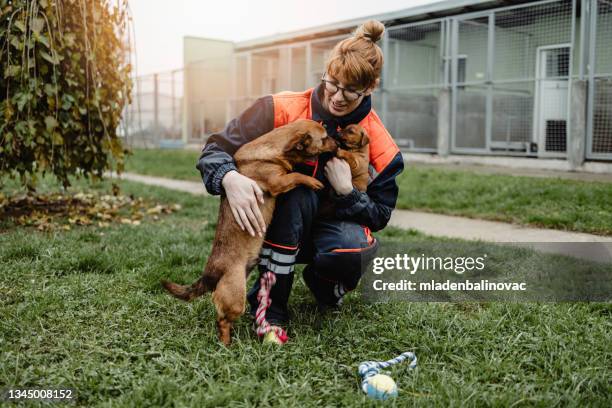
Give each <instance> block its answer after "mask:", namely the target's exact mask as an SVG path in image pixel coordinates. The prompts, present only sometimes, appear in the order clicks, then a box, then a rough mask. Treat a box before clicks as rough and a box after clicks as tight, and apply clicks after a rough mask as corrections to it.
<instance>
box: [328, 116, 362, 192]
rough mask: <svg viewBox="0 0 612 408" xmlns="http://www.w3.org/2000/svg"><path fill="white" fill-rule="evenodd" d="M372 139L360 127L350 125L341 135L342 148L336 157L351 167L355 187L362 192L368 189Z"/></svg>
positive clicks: (340, 143)
mask: <svg viewBox="0 0 612 408" xmlns="http://www.w3.org/2000/svg"><path fill="white" fill-rule="evenodd" d="M369 144H370V139H369V138H368V134H367V133H366V131H365V129H364V128H363V127H361V126H360V125H348V126H347V127H345V128H344V129H343V130H342V132H341V133H340V142H339V145H340V147H339V148H338V151H337V152H336V157H338V158H339V159H344V160H346V162H347V163H348V164H349V166H350V167H351V177H352V179H353V186H355V188H356V189H357V190H359V191H361V192H365V191H366V190H367V188H368V177H369V175H368V166H369V164H370V147H369Z"/></svg>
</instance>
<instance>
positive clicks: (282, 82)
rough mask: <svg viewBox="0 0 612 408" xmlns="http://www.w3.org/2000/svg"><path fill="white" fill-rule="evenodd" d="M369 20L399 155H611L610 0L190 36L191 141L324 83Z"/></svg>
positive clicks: (423, 9)
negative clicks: (248, 34)
mask: <svg viewBox="0 0 612 408" xmlns="http://www.w3.org/2000/svg"><path fill="white" fill-rule="evenodd" d="M369 18H374V19H378V20H380V21H382V22H383V23H384V24H385V25H386V27H387V31H386V34H385V36H384V38H383V40H382V42H381V44H380V45H381V47H382V48H383V51H384V54H385V65H384V72H383V75H382V79H381V84H380V88H379V89H378V90H377V91H376V92H375V94H374V95H373V103H374V108H375V109H376V111H377V112H378V114H379V115H380V117H381V118H382V120H383V122H384V123H385V125H386V127H387V129H388V130H389V132H390V133H391V134H392V136H393V137H394V138H395V140H396V142H397V144H398V145H399V146H400V148H401V149H402V150H403V151H405V152H415V153H417V152H418V153H437V154H439V155H442V156H446V155H449V154H451V155H454V154H470V155H489V156H522V157H533V158H557V159H564V160H568V161H569V163H570V165H571V166H570V167H579V166H581V165H582V164H583V163H584V161H585V160H587V161H595V160H598V161H608V162H610V161H612V0H540V1H505V0H495V1H490V0H447V1H442V2H437V3H432V4H428V5H424V6H419V7H413V8H409V9H405V10H401V11H397V12H391V13H385V14H381V15H374V16H370V17H364V18H359V19H355V20H350V21H343V22H338V23H335V24H330V25H326V26H320V27H315V28H311V29H305V30H300V31H295V32H290V33H285V34H279V35H274V36H270V37H266V38H259V39H255V40H250V41H243V42H238V43H232V42H227V41H218V40H210V39H202V38H193V37H186V38H185V40H184V51H185V52H184V58H185V61H184V63H185V64H184V69H183V72H182V85H183V89H182V91H183V96H182V98H183V104H182V108H181V116H182V118H181V121H176V120H175V121H174V122H177V123H178V122H180V124H181V129H180V134H181V138H182V140H183V142H185V143H187V142H190V141H191V142H195V143H200V142H203V141H204V140H205V138H206V137H207V135H209V134H210V133H212V132H214V131H217V130H219V129H220V128H222V127H223V126H224V125H225V123H226V122H227V121H228V120H229V119H231V118H232V117H234V116H236V115H238V114H239V113H240V112H241V111H242V110H244V109H245V108H246V107H247V106H249V104H251V103H252V102H253V101H254V100H255V99H256V98H258V97H260V96H262V95H265V94H269V93H275V92H280V91H284V90H294V91H302V90H304V89H306V88H308V87H313V86H316V85H317V84H318V83H319V81H320V79H321V77H322V75H323V69H324V62H325V60H326V58H327V55H328V53H329V52H330V50H331V49H332V47H333V46H334V45H335V44H336V43H337V41H338V40H340V39H342V38H345V37H346V36H348V35H349V34H350V33H351V31H353V30H354V29H355V28H356V27H357V26H358V25H359V24H360V23H362V22H363V21H365V20H367V19H369ZM177 126H178V125H177Z"/></svg>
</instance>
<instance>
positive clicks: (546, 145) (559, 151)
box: [533, 44, 571, 157]
mask: <svg viewBox="0 0 612 408" xmlns="http://www.w3.org/2000/svg"><path fill="white" fill-rule="evenodd" d="M570 56H571V47H570V45H569V44H562V45H551V46H545V47H538V49H537V62H536V81H537V85H536V104H535V107H534V109H535V112H534V115H533V117H534V121H535V123H534V126H533V129H534V133H535V134H534V139H533V140H536V141H537V143H538V155H539V156H546V157H565V156H566V153H567V130H568V117H569V115H568V99H569V86H568V85H569V62H570Z"/></svg>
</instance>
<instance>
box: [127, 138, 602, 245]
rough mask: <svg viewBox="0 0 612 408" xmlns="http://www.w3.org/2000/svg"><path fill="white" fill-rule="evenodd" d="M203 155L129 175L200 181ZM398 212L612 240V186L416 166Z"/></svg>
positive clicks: (147, 165)
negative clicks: (417, 212) (532, 227)
mask: <svg viewBox="0 0 612 408" xmlns="http://www.w3.org/2000/svg"><path fill="white" fill-rule="evenodd" d="M198 156H199V152H195V151H185V150H135V152H134V155H133V156H131V157H130V158H129V159H128V162H127V167H126V169H127V171H131V172H135V173H140V174H149V175H153V176H160V177H168V178H176V179H182V180H193V181H200V180H201V178H200V173H199V172H198V170H196V169H195V164H196V162H197V158H198ZM398 183H399V186H400V195H399V199H398V203H397V208H403V209H411V210H419V211H428V212H433V213H440V214H450V215H459V216H465V217H472V218H481V219H487V220H494V221H504V222H511V223H515V224H522V225H531V226H536V227H544V228H553V229H560V230H568V231H579V232H589V233H593V234H600V235H612V183H604V182H582V181H575V180H564V179H560V178H556V179H555V178H538V177H525V176H510V175H496V174H477V173H474V172H470V171H458V170H449V169H434V168H431V167H418V166H415V165H410V166H407V167H406V170H405V171H404V172H403V173H402V174H401V175H400V177H399V178H398Z"/></svg>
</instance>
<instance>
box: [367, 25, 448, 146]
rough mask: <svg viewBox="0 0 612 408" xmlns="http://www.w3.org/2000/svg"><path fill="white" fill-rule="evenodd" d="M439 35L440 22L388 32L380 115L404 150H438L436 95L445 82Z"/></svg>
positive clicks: (393, 29)
mask: <svg viewBox="0 0 612 408" xmlns="http://www.w3.org/2000/svg"><path fill="white" fill-rule="evenodd" d="M442 35H443V32H442V22H441V21H436V22H430V23H426V24H410V25H405V26H398V27H392V28H389V30H387V36H386V38H385V41H384V48H385V49H384V52H385V68H384V74H383V79H382V86H383V93H382V98H383V100H384V102H383V104H382V106H381V108H382V116H383V121H384V123H385V125H386V127H387V129H388V130H389V132H390V133H391V134H392V135H394V137H395V140H396V142H397V144H398V145H399V146H400V147H402V148H403V149H406V150H411V151H424V152H435V151H436V148H437V146H436V140H437V131H438V94H439V91H440V89H441V87H442V85H443V79H444V78H443V75H444V71H443V58H444V53H443V48H442V47H443V46H442V41H443V40H442ZM375 97H376V95H375Z"/></svg>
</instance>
